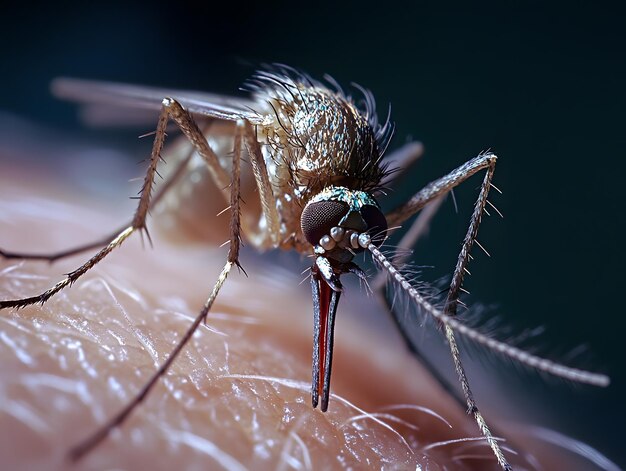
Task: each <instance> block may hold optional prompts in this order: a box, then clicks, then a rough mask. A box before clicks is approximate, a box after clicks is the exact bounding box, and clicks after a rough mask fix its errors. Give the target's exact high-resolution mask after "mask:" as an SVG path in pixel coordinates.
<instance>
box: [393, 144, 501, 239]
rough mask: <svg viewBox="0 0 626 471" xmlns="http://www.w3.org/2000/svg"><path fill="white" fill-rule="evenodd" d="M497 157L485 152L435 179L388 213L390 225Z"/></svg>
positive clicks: (492, 162)
mask: <svg viewBox="0 0 626 471" xmlns="http://www.w3.org/2000/svg"><path fill="white" fill-rule="evenodd" d="M496 160H497V157H496V155H495V154H491V153H485V154H480V155H478V156H477V157H474V158H473V159H471V160H469V161H467V162H466V163H464V164H463V165H461V166H460V167H458V168H456V169H455V170H453V171H452V172H450V173H449V174H447V175H446V176H444V177H442V178H440V179H438V180H435V181H433V182H431V183H429V184H428V185H426V186H425V187H424V188H422V189H421V190H420V191H418V192H417V193H416V194H415V195H413V197H411V199H410V200H409V201H407V202H406V203H404V204H403V205H401V206H399V207H398V208H396V209H394V210H393V211H391V212H390V213H388V214H387V215H386V218H387V224H388V225H389V227H395V226H397V225H399V224H402V223H403V222H404V221H406V220H407V219H408V218H410V217H411V216H412V215H414V214H415V213H416V212H418V211H419V210H420V209H422V208H423V207H424V206H425V205H426V204H428V203H429V202H430V201H432V200H433V199H435V198H437V197H438V196H440V195H443V194H445V193H447V192H448V191H450V190H451V189H452V188H454V187H455V186H457V185H459V184H460V183H462V182H464V181H465V180H467V179H468V178H469V177H471V176H472V175H474V174H475V173H476V172H479V171H480V170H482V169H484V168H487V167H490V166H492V165H495V162H496Z"/></svg>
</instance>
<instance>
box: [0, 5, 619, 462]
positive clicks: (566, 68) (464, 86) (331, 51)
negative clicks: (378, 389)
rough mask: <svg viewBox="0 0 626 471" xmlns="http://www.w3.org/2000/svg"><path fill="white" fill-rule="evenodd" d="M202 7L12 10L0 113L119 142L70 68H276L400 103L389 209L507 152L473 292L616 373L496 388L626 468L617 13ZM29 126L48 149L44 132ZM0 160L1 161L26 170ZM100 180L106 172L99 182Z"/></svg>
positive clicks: (448, 254)
mask: <svg viewBox="0 0 626 471" xmlns="http://www.w3.org/2000/svg"><path fill="white" fill-rule="evenodd" d="M209 3H210V2H207V4H206V5H204V6H197V5H196V6H192V5H188V6H182V5H179V6H177V7H175V8H173V7H171V6H166V5H165V4H162V5H159V4H157V3H152V4H147V3H146V4H141V3H132V4H125V3H122V2H119V3H118V2H107V3H106V4H105V5H101V6H95V5H93V4H92V5H89V6H88V5H86V4H83V3H78V2H76V3H75V4H72V2H69V3H67V2H64V6H62V7H61V6H60V5H56V4H45V5H39V6H33V5H32V4H28V5H27V4H26V3H21V4H13V5H12V6H10V7H8V8H5V9H4V11H3V15H2V16H3V18H2V20H1V21H2V28H0V50H2V55H1V57H2V74H1V75H0V85H1V86H0V111H1V112H2V113H7V114H10V115H12V116H18V117H20V118H23V119H25V120H28V121H30V122H32V123H37V124H38V125H41V126H42V127H43V128H45V129H49V130H54V131H53V133H54V135H64V136H67V137H68V139H70V138H71V139H74V138H75V139H83V140H84V141H85V142H86V141H87V140H89V142H92V143H93V145H102V146H107V147H109V148H112V149H130V148H132V147H133V146H136V145H137V140H136V136H137V135H138V134H140V133H142V132H143V131H151V130H153V128H152V127H150V128H148V129H142V130H141V131H142V132H137V130H132V131H128V130H122V131H120V130H90V131H85V130H84V129H83V128H82V127H81V124H80V122H79V120H78V119H77V115H76V107H75V106H73V105H71V104H68V103H63V102H59V101H57V100H55V99H54V98H52V97H51V95H50V94H49V83H50V81H51V80H52V79H53V78H54V77H57V76H72V77H84V78H94V79H100V80H112V81H122V82H131V83H139V84H150V85H160V86H167V87H175V88H187V89H199V90H205V91H211V92H218V93H225V94H237V93H238V87H239V86H240V85H241V84H242V83H243V81H244V80H245V79H246V78H247V77H249V76H250V75H251V73H252V72H253V71H254V69H255V68H256V67H257V66H258V65H259V64H261V63H267V62H282V63H286V64H289V65H292V66H294V67H298V68H301V69H303V70H305V71H307V72H308V73H310V74H311V75H312V76H313V77H317V78H321V77H322V75H323V74H325V73H328V74H330V75H332V76H333V77H334V78H335V79H336V80H337V81H338V82H339V83H341V84H344V85H346V86H348V85H349V84H350V82H353V81H354V82H358V83H359V84H361V85H363V86H365V87H367V88H369V89H371V90H372V91H373V92H374V94H375V96H376V97H377V100H378V104H379V110H380V114H381V115H384V114H386V111H387V107H388V104H389V103H391V104H392V118H393V120H394V121H395V122H396V124H397V129H396V134H395V138H394V141H393V143H392V147H391V148H395V147H398V146H399V145H401V144H402V143H404V142H406V141H408V140H412V139H413V140H420V141H422V142H423V143H424V146H425V149H426V153H425V156H424V158H423V159H422V160H421V161H420V162H419V164H418V165H417V166H416V168H415V169H414V171H412V172H411V174H410V176H407V177H406V178H404V179H403V180H402V181H401V182H400V186H399V187H398V189H397V191H396V192H395V193H394V194H392V195H391V196H390V198H389V200H388V202H386V205H387V207H390V206H393V205H394V204H396V203H399V202H401V201H403V200H404V199H406V198H407V197H408V196H409V195H410V194H411V193H412V192H413V191H415V190H417V189H418V188H420V187H421V186H422V185H423V184H425V183H427V182H428V181H430V180H432V179H434V178H437V177H439V176H441V175H443V174H444V173H445V172H447V171H449V170H451V169H452V168H454V167H456V166H458V165H460V164H461V163H463V162H464V161H465V160H467V159H469V158H471V157H473V156H475V155H476V154H478V153H479V152H480V151H484V150H487V149H491V150H492V151H494V152H495V153H496V154H497V155H498V156H499V157H500V160H499V161H498V167H497V170H496V176H495V181H494V182H495V184H496V186H498V187H499V188H500V189H501V190H502V191H503V193H504V194H503V195H497V194H493V196H492V197H491V201H492V202H493V203H494V204H495V205H496V206H498V208H499V209H500V210H501V211H502V212H503V213H504V216H505V217H504V219H499V218H498V217H497V216H493V217H491V218H486V219H485V221H484V223H483V226H482V227H481V231H480V234H479V240H480V242H481V243H482V245H483V246H485V247H486V248H487V250H489V252H490V253H491V255H492V258H490V259H489V258H487V257H486V256H484V254H481V253H480V252H479V250H475V251H474V255H475V259H476V260H475V261H474V262H473V263H472V264H471V265H470V271H471V272H472V276H471V277H470V278H469V279H468V280H467V282H466V287H467V288H468V289H470V290H471V291H472V294H473V298H472V299H473V300H476V301H479V302H480V303H481V304H483V305H486V306H489V307H490V310H489V311H490V312H494V313H497V314H498V315H499V316H501V317H502V318H503V319H505V324H506V325H509V326H511V327H512V330H513V332H520V331H522V330H523V329H524V328H527V327H535V326H545V328H546V332H545V333H544V334H542V335H541V336H540V337H539V338H538V339H536V342H535V343H534V344H533V345H534V346H535V347H536V349H537V351H539V352H540V353H544V354H548V355H551V356H553V357H555V358H570V357H573V358H572V363H574V364H575V365H576V366H582V367H588V368H592V369H594V370H600V371H602V372H605V373H607V374H609V375H610V376H611V378H612V380H613V384H612V385H611V386H610V388H608V389H606V390H600V389H595V388H592V387H579V386H571V385H566V384H563V383H561V382H559V381H553V380H547V381H541V380H537V378H536V375H532V374H527V373H524V372H522V373H521V374H520V375H517V376H519V377H520V378H521V379H518V380H517V383H515V384H517V385H516V386H512V389H513V391H511V392H510V393H507V394H509V395H511V396H516V399H515V401H517V402H513V403H519V404H523V406H524V407H526V408H530V409H531V410H535V409H534V407H535V406H536V405H537V404H538V403H541V404H544V407H545V406H546V405H547V407H548V408H549V409H552V411H553V412H554V413H555V416H557V417H559V419H558V420H559V421H560V423H561V424H562V427H561V429H562V430H565V431H566V432H567V433H568V434H570V435H571V436H573V437H575V438H577V439H580V440H582V441H584V442H587V443H589V444H590V445H592V446H594V447H596V448H597V449H599V450H600V451H601V452H603V453H605V454H606V455H607V456H608V457H609V458H611V459H613V460H614V461H616V462H617V463H619V464H621V465H622V466H623V465H625V464H626V458H625V456H624V451H623V446H622V437H623V426H624V424H626V405H625V401H624V400H623V398H624V397H626V387H625V380H626V368H625V367H624V365H623V359H624V353H623V351H622V348H623V344H622V338H623V332H624V327H625V325H626V322H625V320H624V318H625V316H624V312H623V307H622V303H621V301H620V299H621V297H622V295H621V294H620V293H622V291H621V290H622V289H623V285H624V275H623V273H624V271H623V267H624V266H625V265H626V257H625V256H624V248H623V245H622V242H623V240H624V238H623V235H622V226H623V221H624V210H623V209H622V204H621V199H622V186H623V179H624V175H626V167H625V161H626V155H625V149H626V134H625V132H624V125H625V123H626V120H625V116H624V114H625V109H626V92H625V88H624V84H625V83H626V61H625V60H624V57H625V47H626V29H625V28H624V20H623V18H624V16H623V12H622V11H617V10H613V9H611V8H610V7H609V6H606V5H603V6H602V5H594V6H591V5H590V4H585V3H584V2H576V3H563V4H558V3H552V4H551V5H550V6H546V5H544V4H543V2H523V3H522V2H494V3H490V4H486V3H485V4H482V5H481V6H476V5H471V6H469V5H462V4H458V5H455V4H450V3H445V4H443V3H441V2H414V4H412V5H408V2H406V3H407V4H400V3H398V4H396V3H394V2H374V1H366V2H359V3H358V4H356V3H355V4H353V5H333V6H328V5H323V4H321V3H318V2H302V3H294V2H256V3H254V4H253V5H243V4H239V3H237V4H233V5H232V6H228V5H225V4H222V5H220V6H215V5H210V4H209ZM5 117H6V115H5ZM4 131H5V132H4V133H3V135H6V134H7V129H5V130H4ZM9 134H10V133H9ZM32 138H33V140H40V142H39V145H40V146H42V145H43V146H44V147H43V148H45V140H44V139H45V133H44V134H33V137H32ZM7 139H8V138H7ZM13 144H14V142H13V143H12V145H13ZM3 145H4V144H3V143H2V142H0V149H2V148H3ZM24 145H25V146H28V145H32V142H29V140H28V139H26V140H24ZM143 146H144V147H142V148H143V149H145V144H143ZM131 154H132V152H131ZM6 155H7V154H6V153H4V154H3V153H0V159H4V161H2V160H0V172H1V171H2V168H7V167H6V166H9V165H16V164H17V163H16V162H15V161H14V160H11V159H9V158H7V157H6ZM3 156H4V157H3ZM139 157H143V156H137V155H136V154H135V155H133V159H135V160H133V162H132V164H133V165H134V163H135V161H136V160H138V159H139ZM39 158H41V159H42V160H46V159H45V156H41V155H40V156H39ZM46 166H47V168H48V167H49V168H54V162H50V161H49V160H48V161H47V162H46ZM137 173H138V174H139V173H140V172H137ZM107 178H115V177H114V176H110V175H107V176H106V178H105V177H103V179H102V180H101V181H97V182H94V185H106V179H107ZM479 182H480V179H472V180H471V183H468V184H466V185H464V187H463V188H460V189H459V190H458V191H457V192H456V199H457V202H458V206H459V209H458V212H457V211H455V209H454V206H453V205H452V203H451V201H448V202H447V203H446V204H445V205H444V206H443V207H442V209H441V210H440V214H439V217H438V218H437V220H436V222H435V223H434V224H433V227H432V230H431V232H430V235H429V237H428V238H427V240H425V241H424V242H423V243H422V244H420V245H419V246H418V247H417V252H416V255H415V257H414V260H415V262H416V263H417V264H418V265H421V266H425V267H433V268H424V273H423V276H424V278H426V279H431V280H435V279H437V278H439V277H440V276H442V275H444V274H447V273H450V272H451V271H452V269H453V267H454V263H455V261H456V257H457V251H458V249H459V243H460V241H461V240H462V237H463V235H464V233H465V230H466V225H467V220H468V217H469V214H470V212H471V208H472V205H473V203H474V201H475V198H476V196H477V187H478V185H479ZM117 183H119V182H117ZM581 345H583V346H587V347H588V348H586V349H582V350H580V349H578V348H577V347H579V346H581ZM575 349H576V351H578V354H576V355H573V354H572V355H569V356H568V352H572V351H573V350H575ZM581 351H582V353H581ZM574 353H575V352H574ZM488 366H489V365H487V367H488ZM501 381H503V382H509V381H510V379H503V380H501ZM521 388H524V389H523V391H521ZM515 391H517V392H515ZM517 396H519V397H517ZM479 397H480V396H479ZM540 409H541V408H540V407H537V408H536V410H537V412H535V414H540V412H538V411H539V410H540ZM528 415H530V416H532V415H533V413H532V412H529V413H528ZM548 424H549V422H548Z"/></svg>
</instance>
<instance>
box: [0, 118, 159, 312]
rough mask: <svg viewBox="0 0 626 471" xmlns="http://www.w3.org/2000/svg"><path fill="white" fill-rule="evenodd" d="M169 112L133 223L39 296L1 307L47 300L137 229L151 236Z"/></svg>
mask: <svg viewBox="0 0 626 471" xmlns="http://www.w3.org/2000/svg"><path fill="white" fill-rule="evenodd" d="M168 114H169V111H168V108H167V107H166V106H164V107H163V110H162V111H161V114H160V116H159V122H158V124H157V129H156V132H155V135H154V143H153V145H152V154H151V156H150V164H149V165H148V170H147V172H146V176H145V178H144V181H143V185H142V187H141V196H139V204H138V206H137V210H136V211H135V215H134V217H133V220H132V223H131V225H130V226H128V227H127V228H125V229H124V230H122V231H121V232H120V233H119V234H118V235H117V236H115V238H114V239H113V240H111V242H109V243H108V244H107V245H106V247H104V248H103V249H101V250H100V251H99V252H98V253H97V254H96V255H94V256H93V257H92V258H90V259H89V260H87V262H86V263H84V264H83V265H81V266H80V267H78V268H77V269H76V270H74V271H72V272H70V273H69V274H68V275H67V276H66V277H65V278H64V279H63V280H61V281H59V282H58V283H57V284H55V285H54V286H52V287H51V288H49V289H48V290H46V291H44V292H43V293H41V294H39V295H37V296H32V297H28V298H22V299H13V300H7V301H0V309H4V308H7V307H17V308H20V307H24V306H28V305H30V304H36V303H44V302H46V301H47V300H48V299H50V298H51V297H52V296H54V295H55V294H56V293H58V292H59V291H61V290H62V289H63V288H65V287H67V286H70V285H72V284H73V283H74V282H76V280H78V279H79V278H80V277H81V276H82V275H84V274H85V273H87V272H88V271H89V270H90V269H91V268H93V267H94V266H95V265H97V264H98V262H100V261H101V260H102V259H103V258H105V257H106V256H107V255H108V254H110V253H111V252H112V251H113V250H114V249H115V248H116V247H119V246H120V245H121V244H122V243H123V242H124V241H125V240H126V239H128V237H130V235H131V234H132V233H133V232H135V231H137V230H139V231H145V232H146V235H147V236H148V238H149V237H150V236H149V234H148V232H147V229H146V216H147V214H148V209H149V208H150V196H151V194H152V188H153V186H154V176H155V174H156V170H157V164H158V163H159V160H160V159H161V149H162V148H163V142H164V140H165V127H166V126H167V121H168Z"/></svg>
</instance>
